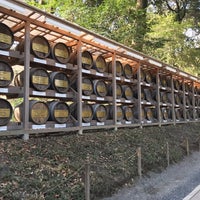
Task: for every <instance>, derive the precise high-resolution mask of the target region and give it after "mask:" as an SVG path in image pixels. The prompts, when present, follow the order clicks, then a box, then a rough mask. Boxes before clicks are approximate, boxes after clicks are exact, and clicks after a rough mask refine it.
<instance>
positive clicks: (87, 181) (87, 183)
mask: <svg viewBox="0 0 200 200" xmlns="http://www.w3.org/2000/svg"><path fill="white" fill-rule="evenodd" d="M85 200H90V160H89V156H87V158H86V162H85Z"/></svg>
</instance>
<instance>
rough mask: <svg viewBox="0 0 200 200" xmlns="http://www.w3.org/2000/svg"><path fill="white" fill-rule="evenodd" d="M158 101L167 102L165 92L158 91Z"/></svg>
mask: <svg viewBox="0 0 200 200" xmlns="http://www.w3.org/2000/svg"><path fill="white" fill-rule="evenodd" d="M160 101H161V102H162V103H167V102H168V95H167V93H166V92H161V93H160Z"/></svg>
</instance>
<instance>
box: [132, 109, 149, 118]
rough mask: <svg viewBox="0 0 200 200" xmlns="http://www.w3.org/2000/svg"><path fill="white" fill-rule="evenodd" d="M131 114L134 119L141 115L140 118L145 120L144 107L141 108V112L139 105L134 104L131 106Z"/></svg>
mask: <svg viewBox="0 0 200 200" xmlns="http://www.w3.org/2000/svg"><path fill="white" fill-rule="evenodd" d="M133 116H134V118H136V119H139V118H140V116H141V120H142V121H143V120H145V119H146V112H145V109H144V107H142V108H141V112H140V111H139V107H138V106H136V107H134V108H133Z"/></svg>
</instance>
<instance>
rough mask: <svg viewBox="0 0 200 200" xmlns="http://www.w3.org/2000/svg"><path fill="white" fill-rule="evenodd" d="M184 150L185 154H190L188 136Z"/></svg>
mask: <svg viewBox="0 0 200 200" xmlns="http://www.w3.org/2000/svg"><path fill="white" fill-rule="evenodd" d="M186 152H187V156H189V155H190V148H189V141H188V138H186Z"/></svg>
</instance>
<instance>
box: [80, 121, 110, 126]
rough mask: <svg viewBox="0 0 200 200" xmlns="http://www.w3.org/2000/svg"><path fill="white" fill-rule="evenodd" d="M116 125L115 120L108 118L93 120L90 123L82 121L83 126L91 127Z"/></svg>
mask: <svg viewBox="0 0 200 200" xmlns="http://www.w3.org/2000/svg"><path fill="white" fill-rule="evenodd" d="M108 125H114V123H113V120H106V121H105V122H98V121H97V120H92V121H90V122H88V123H84V122H82V126H83V127H90V126H108Z"/></svg>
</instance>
